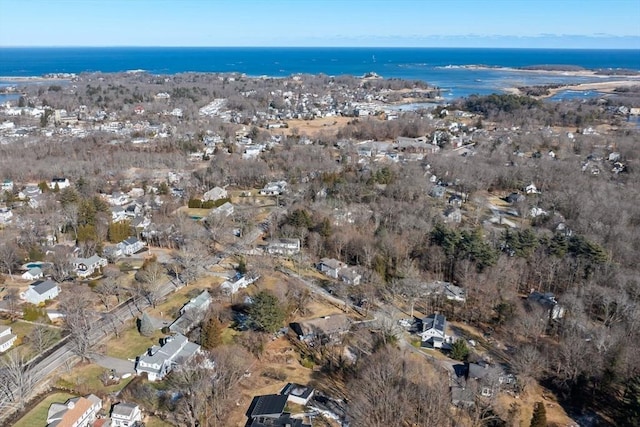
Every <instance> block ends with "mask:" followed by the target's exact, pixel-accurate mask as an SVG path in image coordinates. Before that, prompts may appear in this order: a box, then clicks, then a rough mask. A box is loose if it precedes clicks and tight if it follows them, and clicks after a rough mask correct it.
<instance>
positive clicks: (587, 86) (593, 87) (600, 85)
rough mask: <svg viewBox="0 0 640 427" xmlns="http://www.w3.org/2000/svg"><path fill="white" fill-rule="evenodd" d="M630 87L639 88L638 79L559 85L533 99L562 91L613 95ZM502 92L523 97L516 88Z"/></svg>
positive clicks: (547, 96)
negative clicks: (620, 88) (617, 90)
mask: <svg viewBox="0 0 640 427" xmlns="http://www.w3.org/2000/svg"><path fill="white" fill-rule="evenodd" d="M632 86H640V77H638V78H635V79H625V80H615V81H607V82H594V83H578V84H567V85H561V86H557V87H553V88H549V89H548V91H549V93H548V94H545V95H540V96H534V97H533V98H536V99H545V98H551V97H552V96H554V95H556V94H558V93H560V92H563V91H575V92H584V91H596V92H601V93H603V94H610V93H614V91H615V89H616V88H619V87H632ZM503 90H504V91H505V92H506V93H510V94H512V95H524V93H523V92H522V91H521V90H520V89H519V88H517V87H507V88H504V89H503Z"/></svg>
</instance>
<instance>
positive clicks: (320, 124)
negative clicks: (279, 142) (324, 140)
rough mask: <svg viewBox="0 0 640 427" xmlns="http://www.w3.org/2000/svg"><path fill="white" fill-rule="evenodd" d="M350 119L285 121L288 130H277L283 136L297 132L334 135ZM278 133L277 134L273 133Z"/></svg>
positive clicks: (309, 134)
mask: <svg viewBox="0 0 640 427" xmlns="http://www.w3.org/2000/svg"><path fill="white" fill-rule="evenodd" d="M350 120H351V119H350V118H349V117H321V118H317V119H314V120H300V119H293V120H287V125H289V128H288V129H279V130H278V131H281V132H282V133H283V134H284V135H292V134H294V133H295V132H297V133H298V134H300V135H307V136H310V137H311V136H316V134H318V133H320V132H323V131H325V132H329V133H331V134H335V133H337V132H338V130H339V129H340V128H341V127H343V126H345V125H346V124H347V122H349V121H350ZM275 133H279V132H275Z"/></svg>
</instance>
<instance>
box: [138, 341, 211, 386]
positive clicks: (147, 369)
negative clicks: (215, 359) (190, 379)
mask: <svg viewBox="0 0 640 427" xmlns="http://www.w3.org/2000/svg"><path fill="white" fill-rule="evenodd" d="M199 350H200V346H199V345H198V344H194V343H192V342H189V340H187V337H185V336H184V335H182V334H176V335H173V336H170V337H166V338H165V339H164V340H163V341H162V344H161V345H160V346H157V345H154V346H153V347H151V348H149V350H147V352H146V353H144V354H143V355H141V356H139V357H138V359H137V361H136V373H137V374H138V375H142V374H143V373H146V374H147V377H148V378H149V381H156V380H161V379H163V378H164V377H165V375H167V374H168V373H169V372H171V370H172V369H173V368H174V367H175V366H178V365H181V364H184V363H187V362H188V361H189V360H190V359H191V358H192V357H193V356H194V355H195V354H196V353H197V352H198V351H199Z"/></svg>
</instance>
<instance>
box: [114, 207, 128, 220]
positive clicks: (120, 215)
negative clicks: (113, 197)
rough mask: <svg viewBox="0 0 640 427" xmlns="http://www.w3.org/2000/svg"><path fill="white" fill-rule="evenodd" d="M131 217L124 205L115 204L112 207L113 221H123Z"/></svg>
mask: <svg viewBox="0 0 640 427" xmlns="http://www.w3.org/2000/svg"><path fill="white" fill-rule="evenodd" d="M128 219H129V216H128V215H127V212H126V211H125V210H124V208H123V207H122V206H113V207H111V221H112V222H122V221H126V220H128Z"/></svg>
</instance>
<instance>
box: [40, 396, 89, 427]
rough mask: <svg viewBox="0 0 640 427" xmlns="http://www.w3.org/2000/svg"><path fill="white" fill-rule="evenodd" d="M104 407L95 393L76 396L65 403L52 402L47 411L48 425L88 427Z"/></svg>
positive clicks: (48, 426)
mask: <svg viewBox="0 0 640 427" xmlns="http://www.w3.org/2000/svg"><path fill="white" fill-rule="evenodd" d="M101 409H102V400H101V399H100V398H99V397H98V396H96V395H93V394H90V395H88V396H87V397H74V398H71V399H69V400H67V401H66V402H65V403H52V404H51V406H49V412H48V413H47V427H66V426H72V427H88V426H92V425H93V422H94V421H95V420H96V415H97V414H98V412H100V410H101Z"/></svg>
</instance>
